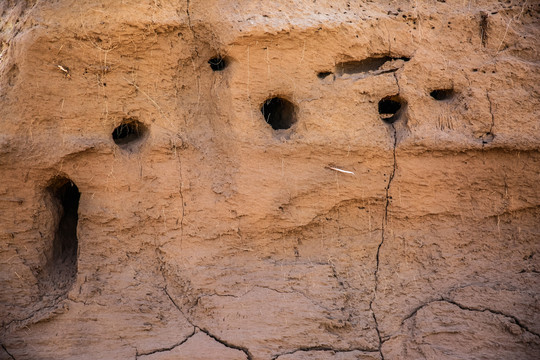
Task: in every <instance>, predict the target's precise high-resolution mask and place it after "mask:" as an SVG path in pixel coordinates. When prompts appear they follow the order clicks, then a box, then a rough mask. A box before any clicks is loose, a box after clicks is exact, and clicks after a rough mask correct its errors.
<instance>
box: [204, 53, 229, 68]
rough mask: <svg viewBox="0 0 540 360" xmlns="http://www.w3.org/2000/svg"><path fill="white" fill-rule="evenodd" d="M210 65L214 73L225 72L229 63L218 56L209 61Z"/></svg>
mask: <svg viewBox="0 0 540 360" xmlns="http://www.w3.org/2000/svg"><path fill="white" fill-rule="evenodd" d="M208 64H210V68H211V69H212V70H213V71H223V70H224V69H225V68H226V67H227V65H228V61H227V59H225V58H224V57H222V56H216V57H213V58H211V59H210V60H208Z"/></svg>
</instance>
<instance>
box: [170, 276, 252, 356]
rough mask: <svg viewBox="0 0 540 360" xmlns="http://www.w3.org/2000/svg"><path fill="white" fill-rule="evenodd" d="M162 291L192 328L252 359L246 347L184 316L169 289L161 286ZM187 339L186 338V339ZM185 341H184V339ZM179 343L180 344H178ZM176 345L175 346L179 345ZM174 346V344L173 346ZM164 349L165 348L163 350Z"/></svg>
mask: <svg viewBox="0 0 540 360" xmlns="http://www.w3.org/2000/svg"><path fill="white" fill-rule="evenodd" d="M163 277H165V275H164V274H163ZM163 291H164V292H165V294H167V297H168V298H169V300H170V301H171V302H172V304H173V305H174V307H175V308H176V309H177V310H178V311H179V312H180V313H181V314H182V315H183V316H184V318H185V319H186V320H187V322H188V323H189V324H190V325H191V326H193V328H194V330H199V331H200V332H203V333H205V334H206V335H207V336H209V337H210V338H212V339H214V340H215V341H217V342H218V343H220V344H221V345H223V346H225V347H228V348H229V349H234V350H239V351H242V352H243V353H244V354H245V355H246V357H247V359H248V360H252V359H253V355H252V354H251V353H250V352H249V349H248V348H246V347H243V346H239V345H235V344H231V343H229V342H228V341H226V340H223V339H220V338H218V337H217V336H216V335H214V334H212V333H211V332H210V331H209V330H207V329H205V328H202V327H200V326H198V325H196V324H194V323H193V322H192V321H191V319H190V318H189V317H187V316H186V314H185V313H184V312H183V311H182V309H181V308H180V306H178V304H177V303H176V301H174V299H173V298H172V296H171V294H169V291H168V290H167V287H164V288H163ZM193 335H194V334H191V335H190V336H189V337H188V338H190V337H191V336H193ZM186 341H187V339H186ZM184 342H185V341H184ZM179 345H181V344H179ZM179 345H177V346H179ZM175 347H176V346H175ZM165 351H166V350H165Z"/></svg>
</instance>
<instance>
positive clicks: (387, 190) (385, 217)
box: [369, 124, 397, 360]
mask: <svg viewBox="0 0 540 360" xmlns="http://www.w3.org/2000/svg"><path fill="white" fill-rule="evenodd" d="M390 127H391V129H392V133H393V142H394V144H393V149H392V157H393V164H392V172H391V173H390V177H389V178H388V183H387V184H386V188H385V198H386V199H385V204H384V213H383V218H382V224H381V242H380V243H379V246H377V254H376V265H375V272H374V275H375V289H374V291H373V298H372V299H371V301H370V302H369V309H370V310H371V314H372V315H373V320H374V321H375V330H376V331H377V337H378V338H379V354H380V355H381V359H382V360H384V355H383V353H382V344H383V340H382V337H381V333H380V330H379V322H378V321H377V315H376V314H375V311H374V310H373V303H374V302H375V299H376V298H377V290H378V287H379V266H380V256H381V248H382V246H383V244H384V240H385V236H386V225H387V224H388V207H389V206H390V199H391V197H390V195H389V193H390V186H391V185H392V180H394V176H395V174H396V168H397V161H396V146H397V132H396V128H395V127H394V125H393V124H391V125H390Z"/></svg>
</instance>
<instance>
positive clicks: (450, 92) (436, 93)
mask: <svg viewBox="0 0 540 360" xmlns="http://www.w3.org/2000/svg"><path fill="white" fill-rule="evenodd" d="M454 94H455V92H454V89H436V90H433V91H432V92H430V93H429V95H430V96H431V97H432V98H434V99H435V100H437V101H444V100H450V99H452V98H453V97H454Z"/></svg>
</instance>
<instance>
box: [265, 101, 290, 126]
mask: <svg viewBox="0 0 540 360" xmlns="http://www.w3.org/2000/svg"><path fill="white" fill-rule="evenodd" d="M261 113H262V114H263V117H264V120H265V121H266V122H267V123H268V124H270V126H272V129H274V130H280V129H289V128H290V127H291V126H293V125H294V123H296V109H295V106H294V104H293V103H292V102H290V101H289V100H285V99H283V98H280V97H274V98H271V99H268V100H266V101H265V102H264V103H263V104H262V106H261Z"/></svg>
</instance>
